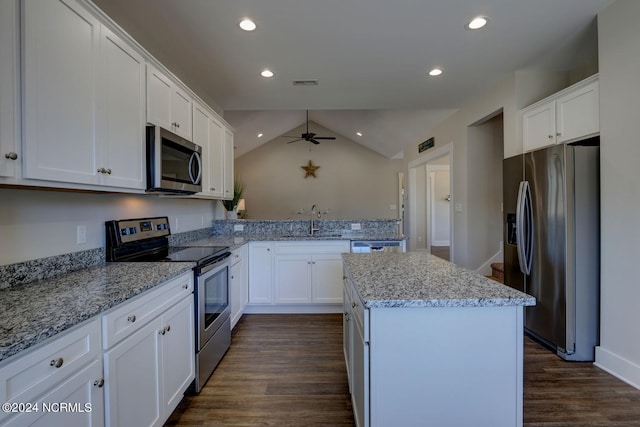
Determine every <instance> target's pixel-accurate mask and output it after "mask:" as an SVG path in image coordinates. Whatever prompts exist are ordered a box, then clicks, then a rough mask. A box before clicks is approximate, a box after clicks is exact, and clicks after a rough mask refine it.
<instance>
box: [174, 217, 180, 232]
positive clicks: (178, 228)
mask: <svg viewBox="0 0 640 427" xmlns="http://www.w3.org/2000/svg"><path fill="white" fill-rule="evenodd" d="M175 228H176V230H175V231H178V230H180V221H178V217H176V227H175Z"/></svg>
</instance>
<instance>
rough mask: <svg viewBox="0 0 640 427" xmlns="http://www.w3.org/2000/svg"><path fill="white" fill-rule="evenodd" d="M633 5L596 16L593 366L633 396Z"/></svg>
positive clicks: (638, 40) (627, 0) (636, 113)
mask: <svg viewBox="0 0 640 427" xmlns="http://www.w3.org/2000/svg"><path fill="white" fill-rule="evenodd" d="M638 17H640V2H638V1H637V0H618V1H617V2H615V3H614V4H613V5H612V6H610V7H609V8H608V9H607V10H605V11H604V12H602V13H601V14H600V15H599V16H598V34H599V58H600V127H601V133H600V144H601V146H600V176H601V287H602V288H601V298H602V300H601V326H600V347H599V348H598V349H597V351H596V362H597V364H598V365H599V366H601V367H603V368H604V369H606V370H608V371H610V372H612V373H614V374H616V375H618V376H620V377H622V378H623V379H625V380H626V381H628V382H630V383H633V384H635V386H636V387H638V388H640V333H639V332H638V331H639V330H640V310H639V308H640V279H639V277H640V276H639V274H638V273H639V271H638V259H640V223H639V222H638V218H640V169H638V159H640V26H639V25H638V22H637V21H638Z"/></svg>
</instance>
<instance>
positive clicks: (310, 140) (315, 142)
mask: <svg viewBox="0 0 640 427" xmlns="http://www.w3.org/2000/svg"><path fill="white" fill-rule="evenodd" d="M308 141H309V142H312V143H314V144H316V145H318V144H320V143H319V142H318V141H316V140H315V139H313V138H309V139H308Z"/></svg>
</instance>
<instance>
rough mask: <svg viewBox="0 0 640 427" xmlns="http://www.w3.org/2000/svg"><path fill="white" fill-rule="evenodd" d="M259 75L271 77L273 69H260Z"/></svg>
mask: <svg viewBox="0 0 640 427" xmlns="http://www.w3.org/2000/svg"><path fill="white" fill-rule="evenodd" d="M260 75H261V76H262V77H267V78H269V77H273V71H271V70H268V69H264V70H262V72H261V73H260Z"/></svg>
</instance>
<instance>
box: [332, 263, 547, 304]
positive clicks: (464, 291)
mask: <svg viewBox="0 0 640 427" xmlns="http://www.w3.org/2000/svg"><path fill="white" fill-rule="evenodd" d="M342 258H343V261H344V268H345V272H346V274H347V276H348V277H349V279H350V280H351V281H352V282H353V283H354V285H355V287H356V289H357V291H358V293H359V295H360V298H361V299H362V302H363V303H364V305H365V307H367V308H376V307H489V306H516V305H517V306H529V305H535V298H534V297H532V296H530V295H527V294H525V293H522V292H519V291H517V290H515V289H512V288H510V287H509V286H506V285H503V284H501V283H498V282H496V281H494V280H492V279H489V278H486V277H484V276H482V275H480V274H477V273H475V272H473V271H471V270H467V269H465V268H462V267H459V266H457V265H455V264H452V263H450V262H448V261H445V260H443V259H440V258H438V257H435V256H433V255H431V254H429V253H426V252H406V253H370V254H354V253H349V254H342Z"/></svg>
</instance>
